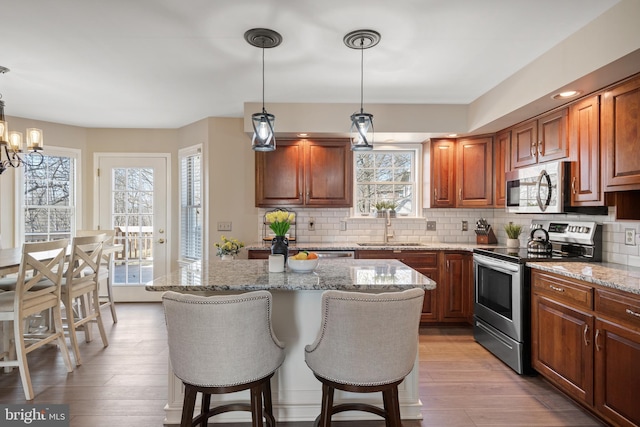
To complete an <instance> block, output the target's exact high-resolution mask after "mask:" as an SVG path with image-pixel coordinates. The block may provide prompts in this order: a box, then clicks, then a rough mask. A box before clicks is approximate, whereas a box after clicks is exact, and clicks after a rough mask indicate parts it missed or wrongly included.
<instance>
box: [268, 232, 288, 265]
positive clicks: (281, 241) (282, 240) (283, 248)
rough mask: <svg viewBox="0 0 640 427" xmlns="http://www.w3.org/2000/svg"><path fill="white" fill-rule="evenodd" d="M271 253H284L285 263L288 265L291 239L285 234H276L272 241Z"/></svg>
mask: <svg viewBox="0 0 640 427" xmlns="http://www.w3.org/2000/svg"><path fill="white" fill-rule="evenodd" d="M271 253H272V254H282V255H284V265H285V266H286V265H287V257H288V256H289V240H288V239H287V238H286V237H285V236H276V237H274V238H273V240H272V241H271Z"/></svg>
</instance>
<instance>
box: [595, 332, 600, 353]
mask: <svg viewBox="0 0 640 427" xmlns="http://www.w3.org/2000/svg"><path fill="white" fill-rule="evenodd" d="M599 336H600V329H596V337H595V339H594V341H595V343H596V351H600V346H599V345H598V337H599Z"/></svg>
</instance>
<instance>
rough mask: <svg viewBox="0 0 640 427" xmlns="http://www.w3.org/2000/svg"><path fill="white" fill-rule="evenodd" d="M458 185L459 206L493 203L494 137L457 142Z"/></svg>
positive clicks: (479, 205)
mask: <svg viewBox="0 0 640 427" xmlns="http://www.w3.org/2000/svg"><path fill="white" fill-rule="evenodd" d="M456 150H457V154H456V163H457V165H458V167H457V173H456V183H457V184H456V185H457V190H458V200H457V201H456V205H457V206H458V207H486V206H491V205H492V204H493V138H491V137H484V138H474V139H460V140H458V142H457V149H456Z"/></svg>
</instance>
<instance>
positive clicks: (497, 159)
mask: <svg viewBox="0 0 640 427" xmlns="http://www.w3.org/2000/svg"><path fill="white" fill-rule="evenodd" d="M510 150H511V131H505V132H500V133H499V134H497V135H496V140H495V142H494V144H493V170H494V174H493V206H495V207H496V208H504V207H505V206H506V203H507V185H506V183H507V181H506V178H505V172H506V171H508V170H510V166H509V164H510V157H509V153H510V152H511V151H510Z"/></svg>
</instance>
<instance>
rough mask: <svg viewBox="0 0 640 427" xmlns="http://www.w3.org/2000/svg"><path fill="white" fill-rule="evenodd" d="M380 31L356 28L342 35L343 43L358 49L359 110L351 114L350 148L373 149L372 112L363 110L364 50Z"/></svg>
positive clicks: (370, 44)
mask: <svg viewBox="0 0 640 427" xmlns="http://www.w3.org/2000/svg"><path fill="white" fill-rule="evenodd" d="M380 38H381V36H380V33H378V32H377V31H374V30H356V31H352V32H350V33H349V34H347V35H346V36H344V39H343V41H344V44H345V45H346V46H347V47H349V48H351V49H360V112H359V113H358V112H356V113H353V114H352V115H351V150H353V151H365V150H372V149H373V114H369V113H365V112H364V107H363V103H364V99H363V93H364V83H363V81H364V50H365V49H369V48H371V47H374V46H375V45H377V44H378V43H379V42H380Z"/></svg>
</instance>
